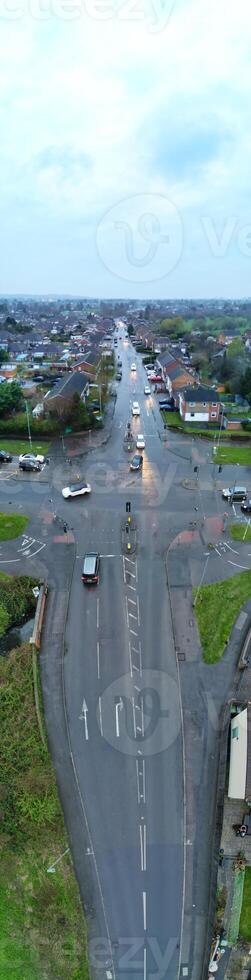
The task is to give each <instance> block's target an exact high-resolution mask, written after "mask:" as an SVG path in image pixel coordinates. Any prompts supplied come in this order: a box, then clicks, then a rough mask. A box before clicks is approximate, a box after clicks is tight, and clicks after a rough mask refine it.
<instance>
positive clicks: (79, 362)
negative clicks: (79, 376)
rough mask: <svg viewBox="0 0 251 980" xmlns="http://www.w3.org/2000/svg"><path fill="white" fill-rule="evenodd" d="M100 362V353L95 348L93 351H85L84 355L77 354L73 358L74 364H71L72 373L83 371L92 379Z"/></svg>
mask: <svg viewBox="0 0 251 980" xmlns="http://www.w3.org/2000/svg"><path fill="white" fill-rule="evenodd" d="M100 360H101V353H100V351H98V349H97V348H94V349H93V350H89V351H86V353H85V354H79V355H78V356H76V357H75V360H74V363H73V364H72V370H73V371H84V372H85V374H88V375H89V376H90V379H93V378H94V377H95V375H96V372H97V368H98V365H99V363H100Z"/></svg>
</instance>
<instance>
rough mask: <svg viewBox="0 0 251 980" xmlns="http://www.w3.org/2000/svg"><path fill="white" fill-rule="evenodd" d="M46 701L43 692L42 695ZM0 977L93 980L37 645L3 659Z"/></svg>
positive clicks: (0, 709)
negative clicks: (47, 743)
mask: <svg viewBox="0 0 251 980" xmlns="http://www.w3.org/2000/svg"><path fill="white" fill-rule="evenodd" d="M40 696H41V695H40ZM0 727H1V740H0V773H1V776H0V839H1V875H0V976H1V977H6V978H7V977H8V980H20V978H21V977H23V978H25V980H48V978H50V980H52V978H55V980H59V977H60V980H88V965H87V959H86V935H85V928H84V920H83V915H82V909H81V905H80V900H79V894H78V890H77V886H76V882H75V877H74V874H73V870H72V866H71V863H70V860H69V855H65V856H64V857H63V859H62V861H61V862H60V863H59V864H58V865H57V869H56V872H55V874H48V873H47V868H48V867H49V866H50V865H53V861H55V860H56V859H57V857H59V855H60V854H62V853H63V851H64V850H65V849H66V848H67V846H68V841H67V839H66V835H65V829H64V824H63V819H62V814H61V810H60V806H59V801H58V796H57V792H56V787H55V779H54V773H53V770H52V766H51V762H50V758H49V754H48V751H47V748H46V747H44V746H43V744H42V742H41V740H40V738H39V733H38V728H37V720H36V713H35V707H34V698H33V683H32V659H31V651H30V647H28V646H22V647H19V648H18V649H17V650H13V651H12V653H11V654H10V656H9V657H0Z"/></svg>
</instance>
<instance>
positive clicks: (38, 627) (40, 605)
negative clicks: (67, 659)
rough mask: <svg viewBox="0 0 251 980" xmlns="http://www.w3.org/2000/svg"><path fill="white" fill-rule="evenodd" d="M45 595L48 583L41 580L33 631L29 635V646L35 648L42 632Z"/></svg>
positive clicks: (39, 641) (37, 646)
mask: <svg viewBox="0 0 251 980" xmlns="http://www.w3.org/2000/svg"><path fill="white" fill-rule="evenodd" d="M47 595H48V583H47V582H43V584H42V585H41V586H40V589H39V596H38V600H37V608H36V613H35V621H34V627H33V633H32V636H31V637H30V644H31V646H34V647H36V649H37V650H39V649H40V643H41V633H42V626H43V618H44V612H45V603H46V596H47Z"/></svg>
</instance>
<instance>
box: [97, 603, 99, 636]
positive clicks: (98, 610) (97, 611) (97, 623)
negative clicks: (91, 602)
mask: <svg viewBox="0 0 251 980" xmlns="http://www.w3.org/2000/svg"><path fill="white" fill-rule="evenodd" d="M98 629H99V598H97V630H98Z"/></svg>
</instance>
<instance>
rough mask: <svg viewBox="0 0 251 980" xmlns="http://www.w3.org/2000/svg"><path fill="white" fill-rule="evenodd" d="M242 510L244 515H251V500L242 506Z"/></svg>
mask: <svg viewBox="0 0 251 980" xmlns="http://www.w3.org/2000/svg"><path fill="white" fill-rule="evenodd" d="M241 510H243V514H251V500H247V501H246V503H245V504H241Z"/></svg>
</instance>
